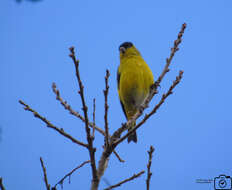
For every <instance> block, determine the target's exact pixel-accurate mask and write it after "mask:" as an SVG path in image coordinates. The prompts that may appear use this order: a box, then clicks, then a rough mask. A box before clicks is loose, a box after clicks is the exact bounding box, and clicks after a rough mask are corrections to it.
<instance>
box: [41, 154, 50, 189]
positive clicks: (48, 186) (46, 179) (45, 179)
mask: <svg viewBox="0 0 232 190" xmlns="http://www.w3.org/2000/svg"><path fill="white" fill-rule="evenodd" d="M40 163H41V167H42V169H43V174H44V183H45V185H46V188H47V190H50V185H49V184H48V178H47V172H46V168H45V166H44V163H43V159H42V157H40Z"/></svg>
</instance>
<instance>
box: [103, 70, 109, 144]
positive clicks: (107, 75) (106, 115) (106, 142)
mask: <svg viewBox="0 0 232 190" xmlns="http://www.w3.org/2000/svg"><path fill="white" fill-rule="evenodd" d="M109 76H110V72H109V70H108V69H107V70H106V76H105V87H106V88H105V90H103V92H104V97H105V115H104V120H105V133H106V135H105V144H106V147H108V146H109V126H108V109H109V106H108V102H107V101H108V93H109V85H108V79H109Z"/></svg>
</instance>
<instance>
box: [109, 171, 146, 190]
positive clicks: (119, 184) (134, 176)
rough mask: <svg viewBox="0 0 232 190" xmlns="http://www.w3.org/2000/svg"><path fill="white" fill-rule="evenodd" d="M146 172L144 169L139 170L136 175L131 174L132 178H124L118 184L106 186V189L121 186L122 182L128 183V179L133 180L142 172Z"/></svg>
mask: <svg viewBox="0 0 232 190" xmlns="http://www.w3.org/2000/svg"><path fill="white" fill-rule="evenodd" d="M144 172H145V171H144V170H143V171H141V172H139V173H138V174H134V175H133V176H131V177H130V178H127V179H125V180H123V181H121V182H119V183H117V184H115V185H112V186H110V187H108V188H106V189H105V190H110V189H113V188H115V187H119V186H121V185H122V184H124V183H126V182H128V181H131V180H133V179H135V178H137V177H139V176H141V175H142V174H144Z"/></svg>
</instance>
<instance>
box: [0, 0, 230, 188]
mask: <svg viewBox="0 0 232 190" xmlns="http://www.w3.org/2000/svg"><path fill="white" fill-rule="evenodd" d="M231 19H232V3H231V1H229V0H221V1H215V0H213V1H212V0H211V1H208V0H205V1H199V0H196V1H171V0H170V1H167V0H164V1H160V0H158V1H143V2H142V1H135V0H134V1H123V0H118V1H89V0H86V1H74V0H72V1H62V0H61V1H54V0H50V1H48V0H43V1H41V2H37V3H31V2H29V1H23V2H22V3H16V2H15V1H13V0H3V1H1V2H0V23H1V30H0V52H1V53H0V55H1V64H0V86H1V93H0V100H1V107H0V114H1V117H0V129H1V133H0V176H2V177H3V180H4V184H5V186H6V188H7V189H22V188H23V189H35V190H37V189H38V190H39V189H45V186H44V183H43V180H42V169H41V166H40V162H39V157H40V156H42V157H43V159H44V162H45V165H46V167H47V173H48V180H49V183H50V184H51V185H54V184H55V183H56V182H57V181H58V180H59V179H60V178H61V177H63V175H64V174H66V173H67V172H68V171H70V170H71V169H73V168H74V167H76V166H77V165H79V164H80V163H82V162H83V161H85V160H88V159H89V158H88V152H87V151H86V150H84V149H83V148H82V147H77V146H76V145H74V144H72V143H71V142H69V140H66V139H64V138H63V137H62V136H60V135H58V134H57V133H56V132H55V131H53V130H51V129H48V128H46V127H45V126H44V124H43V123H42V122H41V121H39V120H38V119H36V118H34V117H33V116H32V114H31V113H29V112H25V111H24V110H23V109H22V106H21V105H19V103H18V100H19V99H22V100H24V101H25V102H26V103H27V104H29V105H30V106H31V107H32V108H34V109H35V110H37V111H38V112H39V113H41V114H42V115H43V116H45V117H46V118H47V119H48V120H50V121H51V122H53V123H54V124H55V125H57V126H59V127H62V128H64V129H65V131H67V132H69V133H71V134H73V136H74V137H76V138H78V139H79V140H82V141H85V140H86V139H85V131H84V127H83V123H81V122H80V121H79V120H77V119H76V118H74V117H73V116H71V115H70V114H69V113H68V112H67V111H66V110H64V109H63V108H62V107H61V105H60V104H59V102H57V101H56V99H55V96H54V94H53V93H52V91H51V84H52V82H56V84H57V87H58V88H59V90H60V92H61V95H62V97H63V98H64V99H66V100H67V101H68V102H69V103H70V104H71V105H72V106H73V108H75V109H76V110H78V111H80V112H81V101H80V97H79V96H78V94H77V82H76V78H75V73H74V65H73V63H72V61H71V59H70V58H69V56H68V54H69V50H68V48H69V47H70V46H75V47H76V52H77V55H78V58H79V59H80V72H81V77H82V79H83V82H84V86H85V94H86V101H87V104H88V106H89V115H91V113H92V100H93V98H96V107H97V110H96V123H97V125H99V126H103V124H104V120H103V118H104V98H103V92H102V90H103V88H104V75H105V70H106V69H109V70H110V73H111V76H110V81H109V84H110V93H109V106H110V107H109V125H110V132H111V133H112V132H113V131H114V130H115V129H117V128H118V127H119V126H120V124H121V123H123V122H125V117H124V115H123V112H122V110H121V107H120V103H119V100H118V95H117V89H116V71H117V67H118V65H119V55H118V46H119V45H120V44H121V43H122V42H124V41H132V42H133V43H134V44H135V46H136V47H137V48H138V49H139V50H140V52H141V53H142V55H143V57H144V59H145V60H146V62H147V63H148V64H149V66H150V68H151V70H152V71H153V74H154V77H155V79H157V77H158V75H159V74H160V72H161V71H162V68H163V66H164V64H165V59H166V57H167V56H168V55H169V53H170V47H171V46H172V44H173V41H174V40H175V39H176V36H177V34H178V32H179V29H180V27H181V25H182V23H184V22H186V23H187V25H188V26H187V29H186V32H185V34H184V37H183V42H182V44H181V45H180V51H178V52H177V54H176V55H175V57H174V59H173V62H172V65H171V67H170V69H171V71H170V72H169V73H168V75H167V76H166V77H165V79H164V81H163V84H161V88H160V93H163V92H165V90H167V89H168V87H169V85H170V84H171V83H172V81H173V80H174V79H175V76H176V75H177V74H178V71H179V70H180V69H181V70H184V77H183V80H182V81H181V83H180V84H179V85H178V86H177V87H176V89H175V90H174V94H173V95H172V96H170V97H169V98H168V99H167V101H166V102H165V103H164V105H163V106H162V107H161V108H160V109H159V111H158V112H157V114H155V115H154V116H153V117H152V118H151V119H150V120H149V121H148V122H146V124H145V125H144V127H142V128H140V129H139V130H138V131H137V133H138V143H137V144H132V143H131V144H129V145H128V144H127V142H124V143H122V144H121V145H120V146H119V147H118V148H117V150H118V152H119V153H120V155H121V157H122V158H123V159H125V160H126V162H125V163H119V162H118V160H117V159H116V158H115V156H114V155H112V157H111V160H110V163H109V167H108V169H107V171H106V172H105V175H104V177H103V178H104V179H106V180H107V181H108V182H109V183H110V184H112V185H113V184H115V183H117V182H119V181H121V180H123V179H125V178H127V177H129V176H131V175H133V174H134V173H137V172H139V171H141V170H143V169H146V164H147V160H148V156H147V150H148V149H149V146H150V145H153V146H154V147H155V153H154V157H153V163H152V172H153V175H152V180H151V189H177V188H178V189H190V190H193V189H198V190H205V189H213V184H199V183H196V179H213V178H214V177H217V176H218V175H219V174H226V175H230V176H232V166H231V162H232V149H231V148H230V147H231V145H232V142H231V134H232V126H231V125H232V117H231V107H232V102H231V96H232V89H231V77H230V76H231V69H232V65H231V56H230V55H231V44H232V38H231V33H232V25H231ZM159 98H160V95H159V96H156V97H155V98H154V100H153V101H152V103H151V105H150V109H151V108H152V107H153V106H154V105H155V103H156V102H157V101H158V99H159ZM148 110H149V109H148ZM102 143H103V138H102V136H101V135H99V134H96V141H95V143H94V145H95V146H96V147H97V152H96V159H97V160H98V159H99V156H100V154H101V152H102V147H101V145H102ZM145 179H146V175H143V176H142V177H140V178H138V179H137V180H134V181H133V182H131V183H127V184H125V185H124V186H122V187H120V188H118V189H145ZM90 180H91V170H90V166H89V165H86V166H84V167H83V168H81V169H80V170H79V171H78V172H76V173H75V174H73V176H72V177H71V184H68V181H65V183H64V189H70V190H72V189H77V188H78V189H89V186H90ZM106 187H107V184H106V183H105V182H104V181H102V182H101V184H100V189H103V188H106Z"/></svg>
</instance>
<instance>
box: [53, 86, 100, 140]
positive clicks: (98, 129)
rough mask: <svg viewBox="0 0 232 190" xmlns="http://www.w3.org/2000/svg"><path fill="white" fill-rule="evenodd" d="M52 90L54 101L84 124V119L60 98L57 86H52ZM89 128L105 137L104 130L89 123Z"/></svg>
mask: <svg viewBox="0 0 232 190" xmlns="http://www.w3.org/2000/svg"><path fill="white" fill-rule="evenodd" d="M52 90H53V92H54V93H55V94H56V99H57V100H58V101H59V102H60V104H61V105H62V106H63V107H64V108H65V109H66V110H68V111H69V113H70V114H72V115H74V116H76V117H77V118H79V119H80V120H81V121H83V122H84V123H85V118H84V117H83V116H82V115H81V114H80V113H78V112H77V111H74V110H73V109H72V107H71V106H70V105H69V104H68V103H67V101H65V100H63V98H62V97H61V96H60V91H59V90H58V89H57V86H56V84H55V83H53V84H52ZM89 126H90V127H92V128H95V129H96V130H97V131H98V132H99V133H101V134H102V135H104V136H105V132H104V130H102V129H101V128H100V127H97V126H96V125H94V123H91V122H89Z"/></svg>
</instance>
